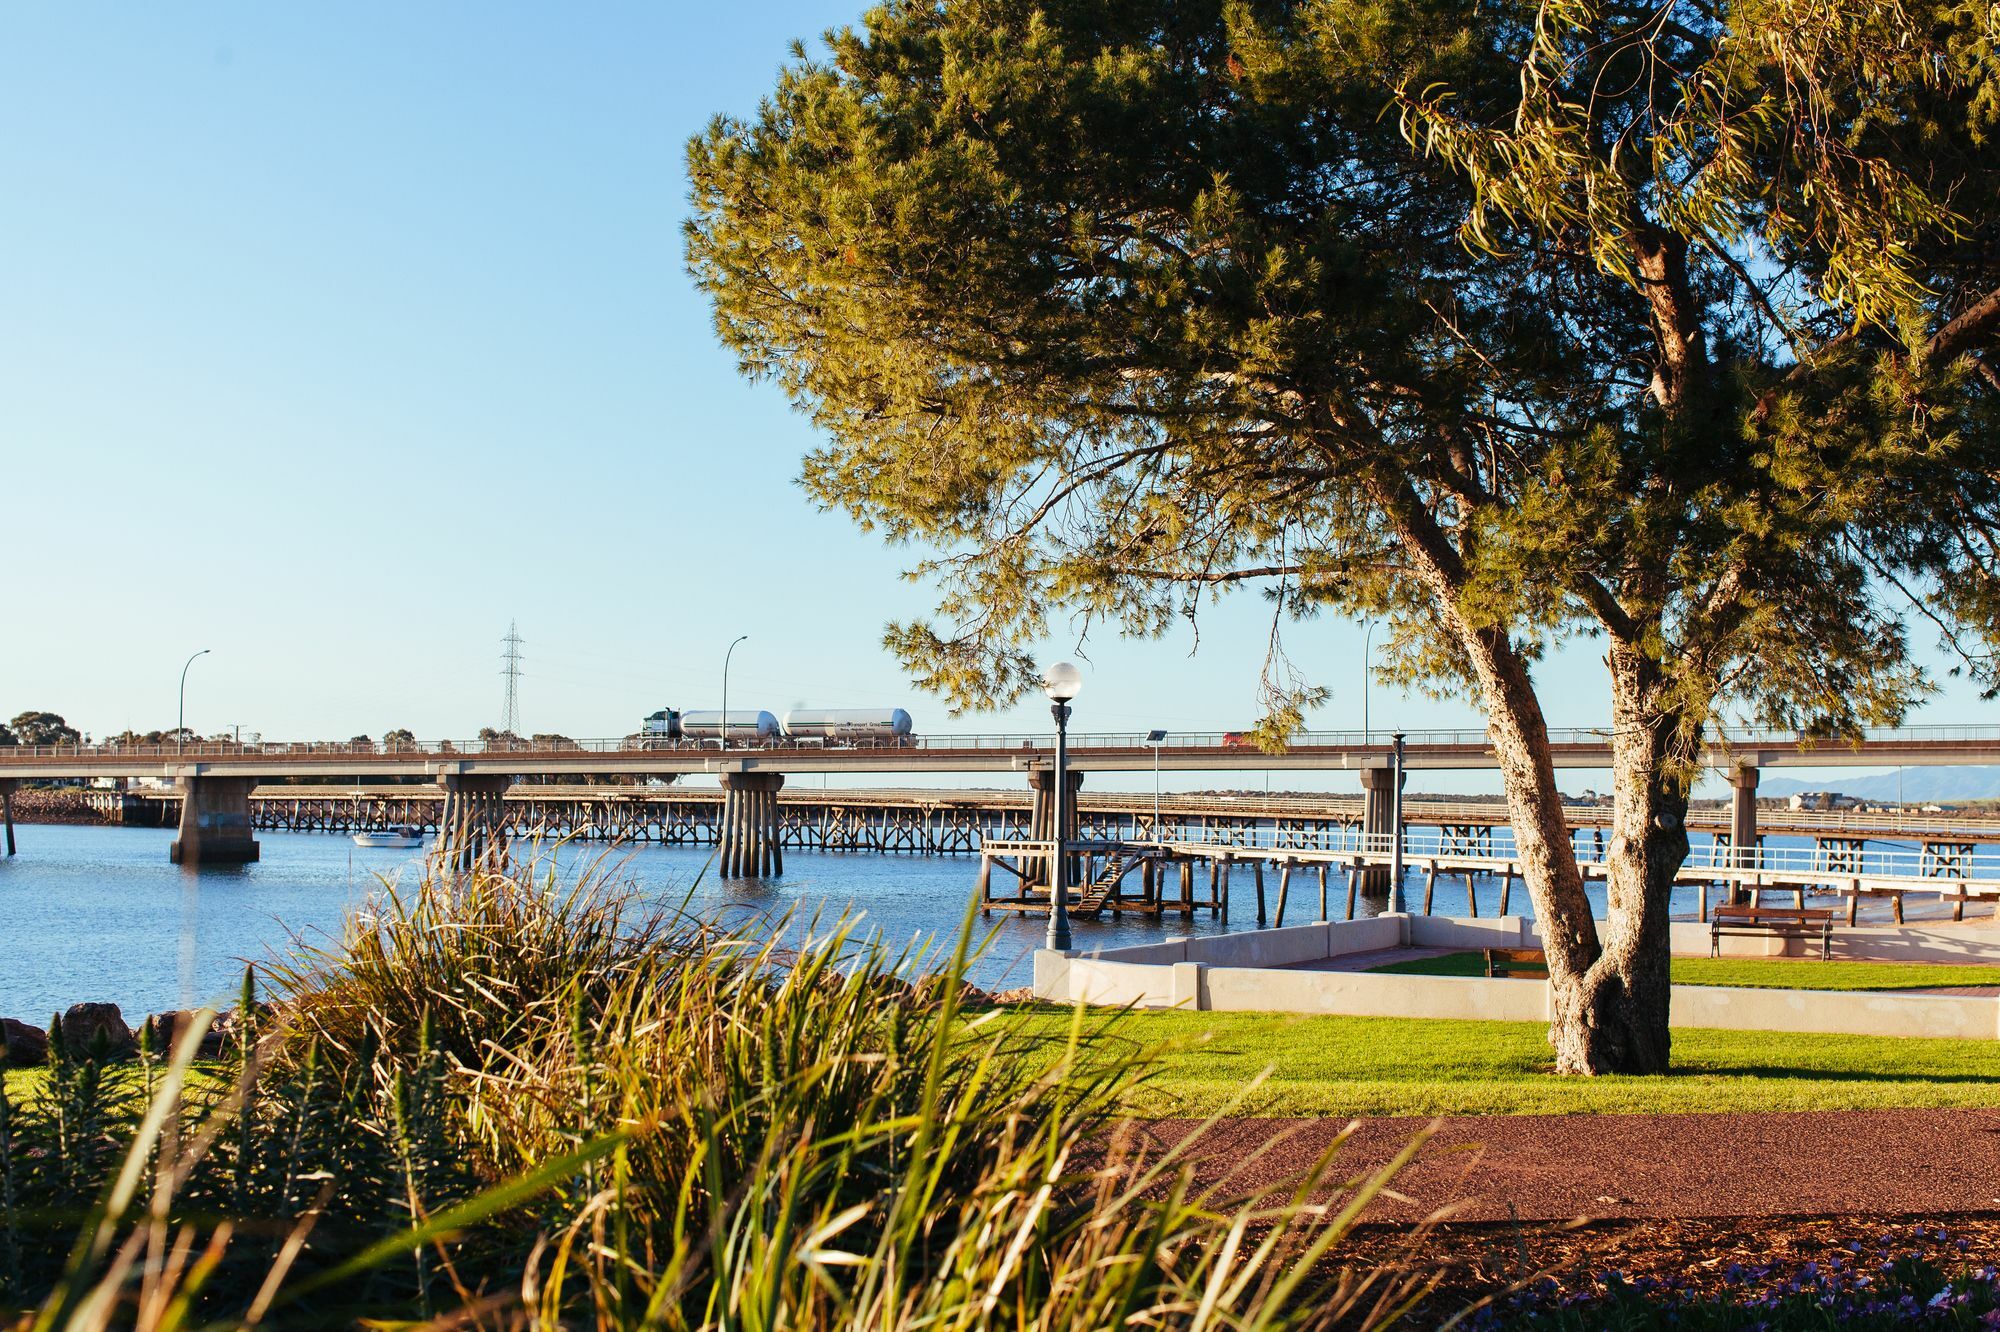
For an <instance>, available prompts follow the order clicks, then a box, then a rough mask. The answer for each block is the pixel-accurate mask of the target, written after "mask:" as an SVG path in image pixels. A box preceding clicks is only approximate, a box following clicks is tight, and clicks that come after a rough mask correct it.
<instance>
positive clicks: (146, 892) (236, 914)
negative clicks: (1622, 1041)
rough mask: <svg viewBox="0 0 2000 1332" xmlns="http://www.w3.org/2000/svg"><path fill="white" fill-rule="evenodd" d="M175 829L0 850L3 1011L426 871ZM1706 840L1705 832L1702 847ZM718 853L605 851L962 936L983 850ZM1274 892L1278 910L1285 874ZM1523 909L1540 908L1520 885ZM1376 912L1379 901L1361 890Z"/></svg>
mask: <svg viewBox="0 0 2000 1332" xmlns="http://www.w3.org/2000/svg"><path fill="white" fill-rule="evenodd" d="M173 836H174V834H173V832H172V831H171V830H169V829H153V828H98V827H60V826H48V825H27V826H23V827H22V828H21V829H20V842H21V847H20V852H21V853H20V854H19V855H18V856H16V857H14V858H13V859H11V860H8V859H5V858H4V857H0V922H4V928H0V1016H6V1017H17V1018H21V1019H24V1020H27V1021H31V1022H35V1023H37V1024H40V1023H41V1022H43V1021H45V1020H46V1019H47V1017H48V1015H49V1014H50V1013H51V1012H53V1011H55V1010H56V1009H58V1008H64V1007H67V1006H68V1005H70V1004H72V1003H77V1002H79V1001H83V1000H109V1001H110V1002H113V1003H116V1004H118V1005H120V1006H121V1007H122V1008H123V1009H124V1010H125V1013H126V1016H127V1017H128V1019H132V1020H136V1019H137V1017H138V1015H140V1014H144V1013H148V1012H154V1011H158V1010H160V1009H166V1008H175V1007H180V1006H182V1005H183V1004H186V1003H189V1002H202V1001H209V1000H215V999H226V998H227V997H228V996H229V995H231V994H233V992H234V991H235V988H236V986H237V985H238V984H239V982H240V980H241V977H242V971H243V965H244V962H245V961H246V960H259V961H261V960H264V959H267V958H270V957H272V956H273V955H275V954H279V953H282V952H283V951H285V950H286V949H287V948H288V947H289V946H290V943H291V940H292V939H293V938H294V936H299V937H304V938H307V939H309V940H317V941H320V942H324V941H325V940H326V938H327V937H328V936H329V935H335V934H337V933H338V930H339V927H340V922H341V919H342V917H343V915H344V913H345V912H347V910H348V909H349V908H350V907H352V906H354V905H357V904H359V903H361V902H363V901H364V900H365V899H366V897H367V895H368V893H369V892H370V891H371V890H373V889H375V888H376V887H378V878H377V876H378V875H387V876H390V877H392V878H394V877H401V878H402V879H403V880H404V881H414V879H415V878H416V874H417V861H416V854H417V853H415V852H409V851H390V850H370V849H365V848H361V847H357V846H355V845H354V844H353V843H352V842H351V841H350V840H349V839H348V838H346V837H342V836H329V835H326V834H314V833H277V832H266V833H259V834H258V841H259V842H260V843H262V845H263V859H262V860H261V861H260V862H259V863H257V864H255V865H245V866H216V867H210V868H204V869H201V870H194V871H188V870H182V869H180V868H179V867H178V866H175V865H172V864H169V863H168V861H167V845H168V843H170V842H171V841H172V840H173ZM1772 840H1773V842H1774V843H1775V842H1778V841H1780V840H1783V839H1775V838H1774V839H1772ZM1706 850H1707V848H1706V846H1705V844H1704V845H1703V846H1701V847H1698V848H1697V850H1696V852H1695V854H1696V855H1697V856H1702V855H1705V854H1706ZM603 854H604V849H603V848H602V847H588V848H574V849H572V850H571V851H569V852H567V853H565V863H566V864H567V865H568V866H570V867H571V868H572V869H573V868H574V867H575V866H576V865H577V864H579V863H580V862H582V861H585V860H596V859H597V858H598V857H599V856H600V855H603ZM708 859H709V852H708V851H707V850H706V849H705V848H704V849H696V848H679V847H645V848H640V849H631V850H623V851H614V852H611V853H610V854H609V856H608V858H607V861H606V863H607V864H611V865H616V866H618V867H619V869H618V873H619V874H620V875H621V876H622V877H624V878H627V879H629V880H630V881H631V882H633V883H634V884H636V885H637V886H638V887H639V888H640V889H641V890H642V891H643V892H645V893H646V894H647V895H648V896H651V897H655V898H657V899H659V900H662V901H668V902H678V901H680V900H681V899H682V898H684V897H686V896H687V895H688V894H689V891H690V889H691V888H693V890H694V891H693V897H692V899H691V900H692V904H693V905H694V906H695V908H696V909H702V910H711V909H713V910H720V909H736V910H747V911H751V912H756V913H767V914H775V913H779V912H783V911H785V910H788V909H792V908H801V909H806V910H811V909H816V908H824V909H826V910H827V911H829V912H830V913H835V914H837V913H838V912H840V911H842V910H848V909H851V910H854V911H857V912H860V913H862V914H863V919H864V922H865V924H866V927H867V928H870V929H874V930H877V931H879V932H880V933H881V934H882V936H883V937H884V938H885V939H887V940H889V941H891V942H892V943H895V944H898V945H900V944H903V943H905V942H908V941H909V940H911V939H915V938H921V937H926V936H929V937H934V938H937V939H939V940H948V939H949V938H950V937H951V936H952V935H954V934H955V933H956V931H957V929H958V925H959V922H960V920H961V919H962V917H963V913H964V910H965V904H966V901H967V899H968V898H969V897H970V895H971V894H972V892H973V890H974V881H975V879H976V877H977V874H978V865H979V862H978V860H977V858H976V857H914V856H884V855H876V854H872V853H870V854H847V855H840V854H811V853H807V852H797V851H787V852H786V853H785V875H784V877H783V878H781V879H775V880H771V881H769V882H765V883H759V882H755V881H741V880H739V881H728V882H725V881H721V880H718V879H717V878H716V877H715V875H714V873H713V870H712V869H711V870H710V872H709V873H708V874H706V875H702V870H703V867H704V865H706V864H707V862H708ZM697 876H700V883H699V885H698V886H696V880H697ZM1134 883H1135V885H1136V876H1135V880H1134ZM1205 886H1206V885H1203V887H1204V888H1205ZM1294 889H1295V892H1294V897H1293V904H1292V906H1291V908H1290V910H1289V911H1288V912H1287V916H1288V919H1290V920H1291V921H1292V923H1299V922H1302V921H1308V920H1311V919H1313V918H1314V917H1315V916H1316V915H1317V907H1318V901H1317V898H1318V889H1317V885H1316V883H1315V881H1314V880H1313V879H1312V878H1311V877H1310V876H1305V877H1304V879H1303V882H1301V881H1300V880H1299V879H1298V878H1295V880H1294ZM1269 891H1270V893H1271V905H1272V907H1273V908H1274V909H1275V907H1276V891H1277V885H1276V876H1275V875H1271V876H1270V879H1269ZM1406 892H1407V893H1408V894H1409V906H1410V908H1411V909H1412V910H1418V909H1421V902H1422V897H1421V894H1422V881H1421V876H1419V875H1416V874H1414V873H1413V874H1412V875H1411V876H1410V879H1409V882H1408V885H1407V887H1406ZM1477 892H1478V895H1479V908H1480V912H1481V914H1483V915H1490V914H1492V913H1494V912H1495V911H1497V909H1498V906H1499V885H1498V884H1497V883H1493V882H1484V881H1482V882H1481V883H1480V884H1479V885H1478V886H1477ZM1332 893H1333V901H1332V907H1333V911H1334V912H1335V913H1336V914H1339V913H1340V912H1342V911H1343V909H1344V907H1345V896H1344V888H1343V885H1342V880H1341V877H1340V876H1339V875H1338V874H1336V875H1335V876H1334V879H1333V888H1332ZM1683 899H1684V900H1683ZM1600 905H1601V899H1600ZM1465 909H1466V901H1465V887H1464V882H1463V880H1461V879H1457V878H1441V879H1440V880H1439V881H1438V884H1437V889H1436V900H1435V905H1434V910H1436V911H1437V912H1439V913H1440V914H1444V915H1462V914H1464V913H1465ZM1511 909H1512V910H1514V911H1516V912H1526V911H1528V910H1529V906H1528V901H1527V893H1526V892H1525V891H1524V890H1523V889H1522V888H1521V887H1520V886H1519V885H1518V884H1517V885H1516V887H1515V890H1514V893H1513V897H1512V900H1511ZM1363 910H1364V911H1365V912H1372V910H1373V908H1371V907H1369V906H1367V904H1366V903H1365V902H1364V904H1363ZM1675 910H1676V912H1677V913H1692V911H1693V910H1694V895H1693V890H1691V889H1689V890H1684V891H1683V892H1682V893H1680V894H1677V896H1676V901H1675ZM1913 914H1914V913H1913ZM1255 921H1256V909H1255V899H1254V896H1253V895H1252V893H1251V891H1250V883H1249V876H1248V874H1247V873H1243V872H1242V871H1239V872H1238V876H1237V879H1236V883H1235V891H1234V893H1233V894H1232V902H1231V922H1230V923H1231V927H1232V928H1235V929H1239V930H1241V929H1249V928H1252V927H1253V926H1254V924H1255ZM978 928H979V929H981V930H982V931H984V930H986V929H989V928H990V929H992V930H994V931H995V933H996V937H995V939H994V941H993V943H992V945H991V946H990V947H989V948H988V949H987V951H986V953H985V955H984V956H983V957H981V958H980V959H979V960H978V962H977V963H976V964H975V967H974V973H973V978H974V979H975V980H976V981H978V982H979V983H980V984H982V985H986V986H989V987H993V988H1005V987H1009V986H1015V985H1025V984H1027V983H1028V981H1029V973H1030V962H1029V957H1030V954H1031V953H1032V952H1033V951H1034V949H1035V948H1036V947H1038V946H1039V945H1040V943H1041V939H1042V933H1043V930H1044V929H1045V928H1046V922H1045V921H1044V920H1042V919H1039V918H1030V917H1025V916H1014V915H1011V914H1007V913H996V914H995V915H994V916H993V917H992V918H991V919H990V920H980V921H979V922H978ZM1221 930H1222V926H1221V924H1220V922H1218V921H1217V920H1215V919H1214V918H1213V917H1211V916H1210V915H1209V914H1207V913H1206V912H1203V913H1199V914H1197V915H1196V916H1195V917H1194V918H1193V919H1192V920H1184V919H1182V918H1181V917H1179V916H1170V917H1166V918H1163V919H1160V920H1152V919H1148V918H1144V917H1138V916H1127V917H1125V918H1123V919H1118V918H1115V917H1113V918H1107V919H1105V920H1102V921H1077V922H1076V924H1075V939H1076V944H1077V946H1078V947H1080V948H1097V947H1113V946H1116V945H1119V944H1129V943H1144V942H1152V941H1157V940H1159V939H1163V938H1165V937H1167V936H1168V935H1175V934H1205V933H1218V932H1220V931H1221Z"/></svg>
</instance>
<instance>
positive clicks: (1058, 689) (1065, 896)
mask: <svg viewBox="0 0 2000 1332" xmlns="http://www.w3.org/2000/svg"><path fill="white" fill-rule="evenodd" d="M1082 688H1083V672H1082V671H1079V670H1078V669H1077V668H1076V667H1075V666H1073V665H1071V664H1070V663H1069V662H1066V661H1059V662H1057V663H1056V664H1055V665H1053V666H1051V667H1049V668H1048V670H1046V671H1044V672H1043V673H1042V692H1043V693H1044V694H1047V695H1048V696H1049V703H1050V705H1051V706H1050V708H1049V713H1050V715H1052V716H1053V717H1054V718H1055V719H1056V789H1055V793H1054V799H1053V800H1052V801H1051V802H1050V813H1051V814H1052V815H1053V816H1054V823H1055V829H1054V831H1055V844H1056V847H1055V854H1054V855H1053V856H1051V857H1050V859H1051V860H1052V861H1053V862H1054V863H1053V864H1052V865H1051V866H1050V867H1049V937H1048V946H1049V947H1050V948H1053V949H1056V950H1058V951H1067V950H1068V948H1069V857H1068V856H1066V855H1064V854H1063V852H1064V851H1065V850H1067V849H1068V848H1067V847H1065V846H1064V845H1063V828H1064V826H1065V823H1064V819H1065V814H1064V809H1063V806H1064V805H1066V804H1067V803H1068V802H1069V701H1070V700H1071V699H1073V698H1075V697H1076V695H1077V691H1078V690H1080V689H1082ZM1155 752H1156V753H1157V751H1155Z"/></svg>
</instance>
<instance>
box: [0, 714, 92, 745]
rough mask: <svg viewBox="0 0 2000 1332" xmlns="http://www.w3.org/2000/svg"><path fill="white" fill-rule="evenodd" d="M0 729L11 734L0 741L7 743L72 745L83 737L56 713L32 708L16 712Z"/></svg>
mask: <svg viewBox="0 0 2000 1332" xmlns="http://www.w3.org/2000/svg"><path fill="white" fill-rule="evenodd" d="M0 730H4V731H6V732H8V733H9V734H11V735H12V736H13V739H12V740H11V741H0V743H9V744H21V745H73V744H76V743H78V742H79V741H81V740H82V739H83V734H82V733H81V732H80V731H78V730H77V729H76V728H75V727H74V726H71V725H70V724H69V723H68V722H66V721H64V720H63V719H62V717H61V716H59V715H58V714H56V713H53V712H37V711H35V710H33V709H32V708H31V709H29V710H28V711H26V712H23V713H19V714H17V715H16V716H15V717H14V720H12V721H10V722H8V723H7V725H6V726H4V727H0Z"/></svg>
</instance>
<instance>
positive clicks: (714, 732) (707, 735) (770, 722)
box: [680, 710, 778, 745]
mask: <svg viewBox="0 0 2000 1332" xmlns="http://www.w3.org/2000/svg"><path fill="white" fill-rule="evenodd" d="M680 733H681V734H682V735H684V736H686V737H687V738H688V739H690V740H720V739H722V738H723V737H722V713H721V712H719V711H718V712H683V713H682V714H681V718H680ZM777 737H778V719H777V718H776V717H774V716H772V715H771V714H770V713H768V712H762V711H759V712H750V711H747V710H746V711H737V712H732V713H730V714H729V742H730V743H731V744H734V745H754V744H760V743H762V742H764V741H767V740H775V739H777Z"/></svg>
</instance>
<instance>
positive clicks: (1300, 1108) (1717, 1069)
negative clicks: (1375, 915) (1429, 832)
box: [1014, 1011, 2000, 1116]
mask: <svg viewBox="0 0 2000 1332" xmlns="http://www.w3.org/2000/svg"><path fill="white" fill-rule="evenodd" d="M1014 1020H1016V1021H1019V1022H1023V1023H1026V1024H1029V1026H1030V1028H1031V1029H1033V1030H1034V1031H1036V1033H1037V1034H1045V1035H1047V1036H1048V1038H1049V1039H1050V1040H1051V1041H1052V1042H1055V1041H1060V1040H1061V1039H1062V1038H1063V1036H1064V1035H1065V1034H1066V1032H1067V1030H1068V1017H1067V1016H1066V1015H1062V1014H1057V1013H1053V1012H1046V1011H1043V1012H1038V1013H1034V1014H1024V1015H1022V1016H1020V1017H1018V1018H1016V1019H1014ZM1091 1025H1092V1029H1093V1031H1094V1032H1095V1034H1094V1035H1093V1037H1092V1038H1091V1053H1092V1055H1093V1056H1094V1057H1102V1058H1115V1059H1128V1058H1134V1057H1138V1056H1140V1055H1141V1054H1142V1053H1143V1052H1145V1051H1148V1050H1155V1051H1157V1056H1156V1057H1157V1061H1158V1063H1157V1069H1156V1073H1155V1075H1154V1077H1153V1078H1152V1079H1151V1080H1150V1081H1149V1083H1148V1085H1147V1086H1146V1087H1145V1088H1144V1089H1142V1090H1141V1091H1140V1092H1139V1093H1138V1094H1137V1096H1135V1097H1134V1099H1133V1100H1132V1102H1131V1105H1130V1108H1131V1109H1132V1110H1133V1112H1134V1113H1137V1114H1141V1115H1147V1116H1171V1115H1206V1114H1213V1113H1217V1112H1221V1111H1227V1112H1229V1113H1233V1114H1245V1115H1279V1116H1294V1115H1296V1116H1337V1115H1433V1114H1579V1113H1614V1112H1627V1113H1658V1112H1672V1113H1681V1112H1685V1113H1696V1112H1704V1111H1741V1110H1864V1109H1879V1108H1892V1107H1907V1106H1992V1105H2000V1043H1996V1042H1993V1041H1974V1040H1915V1039H1898V1038H1894V1037H1877V1036H1800V1035H1797V1034H1793V1033H1784V1032H1759V1031H1710V1030H1682V1031H1676V1032H1675V1033H1674V1036H1673V1040H1674V1065H1675V1067H1674V1071H1673V1072H1672V1073H1670V1074H1667V1075H1665V1076H1663V1077H1606V1078H1559V1077H1556V1076H1555V1075H1554V1074H1553V1073H1551V1072H1550V1071H1549V1069H1550V1054H1549V1044H1548V1029H1547V1028H1546V1027H1545V1026H1543V1025H1542V1024H1541V1023H1538V1022H1469V1021H1446V1020H1439V1019H1418V1018H1407V1019H1406V1018H1364V1017H1306V1016H1291V1015H1282V1014H1268V1013H1180V1012H1151V1011H1134V1012H1131V1013H1126V1014H1123V1015H1118V1016H1115V1017H1112V1018H1110V1020H1108V1021H1102V1022H1099V1021H1097V1020H1095V1019H1093V1021H1092V1024H1091ZM1267 1070H1268V1071H1269V1076H1268V1080H1267V1081H1265V1082H1264V1083H1263V1084H1262V1085H1261V1086H1259V1087H1257V1088H1256V1089H1254V1090H1251V1091H1249V1092H1247V1093H1246V1091H1245V1089H1246V1088H1247V1087H1249V1086H1250V1084H1251V1083H1252V1082H1253V1081H1254V1080H1256V1079H1257V1078H1259V1077H1260V1076H1263V1075H1265V1074H1266V1071H1267Z"/></svg>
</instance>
